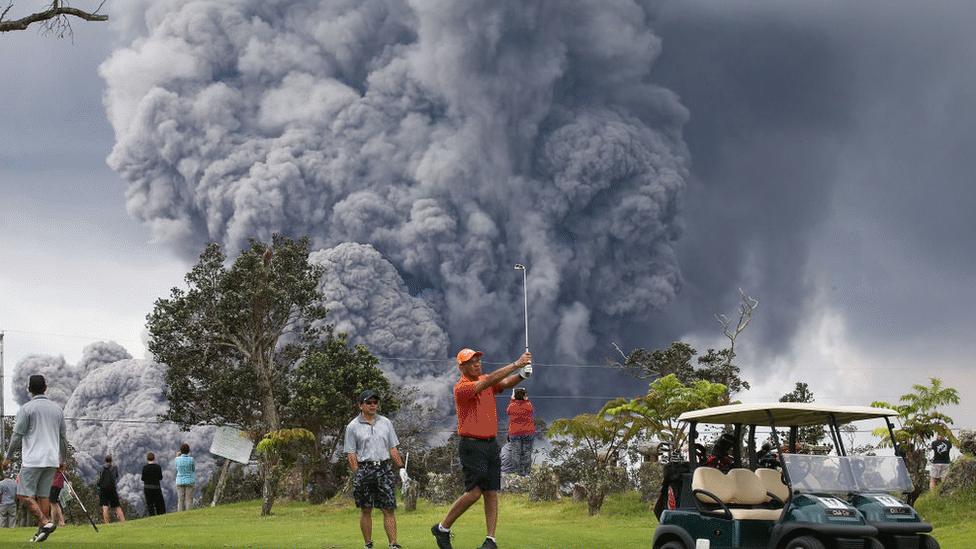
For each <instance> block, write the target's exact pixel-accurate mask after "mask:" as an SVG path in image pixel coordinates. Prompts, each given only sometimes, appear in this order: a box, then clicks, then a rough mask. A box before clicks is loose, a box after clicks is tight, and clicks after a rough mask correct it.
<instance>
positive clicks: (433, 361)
mask: <svg viewBox="0 0 976 549" xmlns="http://www.w3.org/2000/svg"><path fill="white" fill-rule="evenodd" d="M5 331H7V332H10V333H19V334H29V335H46V336H52V337H66V338H74V339H87V340H90V341H116V342H126V343H136V344H138V345H143V344H144V343H143V342H142V341H136V340H134V339H120V338H114V337H98V336H92V335H83V334H60V333H54V332H38V331H34V330H9V329H5ZM374 356H375V357H376V358H378V359H379V360H386V361H390V362H424V363H430V364H442V363H454V362H455V359H454V358H453V357H446V358H424V357H403V356H385V355H374ZM483 363H484V364H487V365H490V366H501V365H506V364H510V362H492V361H483ZM533 364H535V365H536V366H542V367H545V368H580V369H586V368H596V369H605V370H607V371H625V369H624V368H621V367H619V366H613V365H611V364H608V363H602V364H593V363H559V362H534V363H533ZM971 366H972V365H968V364H946V365H942V366H939V367H938V369H946V370H959V369H964V368H970V367H971ZM927 368H929V369H931V368H932V367H931V366H927ZM917 369H918V367H917V366H890V367H889V366H827V367H817V368H806V369H803V370H800V371H799V372H797V373H800V372H822V371H838V370H845V371H902V370H917Z"/></svg>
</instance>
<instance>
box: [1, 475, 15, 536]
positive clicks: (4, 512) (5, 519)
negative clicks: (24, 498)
mask: <svg viewBox="0 0 976 549" xmlns="http://www.w3.org/2000/svg"><path fill="white" fill-rule="evenodd" d="M16 523H17V481H16V480H14V479H13V478H12V477H4V479H3V480H2V481H0V528H13V527H14V526H16V525H17V524H16Z"/></svg>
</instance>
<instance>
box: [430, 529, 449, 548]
mask: <svg viewBox="0 0 976 549" xmlns="http://www.w3.org/2000/svg"><path fill="white" fill-rule="evenodd" d="M430 533H431V534H434V539H435V540H437V549H454V547H452V546H451V532H441V529H440V525H439V524H435V525H433V526H431V527H430Z"/></svg>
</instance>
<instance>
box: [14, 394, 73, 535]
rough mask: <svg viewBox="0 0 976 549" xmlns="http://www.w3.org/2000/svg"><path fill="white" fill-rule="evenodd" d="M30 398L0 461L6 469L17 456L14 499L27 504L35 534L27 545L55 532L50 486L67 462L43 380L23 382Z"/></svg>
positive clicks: (62, 431)
mask: <svg viewBox="0 0 976 549" xmlns="http://www.w3.org/2000/svg"><path fill="white" fill-rule="evenodd" d="M27 390H28V392H30V394H31V400H30V402H27V403H26V404H24V405H23V406H21V407H20V410H18V411H17V418H16V419H15V420H14V430H13V435H12V436H11V437H10V447H9V448H7V454H6V455H5V457H4V459H3V468H4V469H6V468H7V466H8V465H10V460H11V458H12V457H13V454H14V452H16V451H17V450H20V451H21V452H20V453H21V467H20V477H19V479H18V481H17V499H18V500H19V501H21V502H24V503H26V504H27V508H28V509H29V510H30V512H31V514H32V515H34V516H35V517H36V518H37V533H35V534H34V537H33V538H31V541H35V542H38V541H44V540H46V539H47V537H48V536H50V535H51V533H52V532H54V530H55V529H56V528H57V525H56V524H55V523H54V521H52V520H51V501H50V499H49V496H50V494H51V483H52V482H53V481H54V474H55V472H57V470H58V468H59V467H61V466H63V464H64V462H65V461H66V460H67V458H68V440H67V437H66V428H65V424H64V413H63V412H62V411H61V407H60V406H58V405H57V404H55V403H54V402H51V401H50V400H48V398H47V397H46V396H44V393H45V391H47V380H45V379H44V376H42V375H32V376H30V379H29V380H28V382H27Z"/></svg>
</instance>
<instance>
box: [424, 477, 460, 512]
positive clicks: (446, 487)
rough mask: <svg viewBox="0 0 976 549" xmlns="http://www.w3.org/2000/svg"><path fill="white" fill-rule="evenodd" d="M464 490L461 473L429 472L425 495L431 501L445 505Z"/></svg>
mask: <svg viewBox="0 0 976 549" xmlns="http://www.w3.org/2000/svg"><path fill="white" fill-rule="evenodd" d="M462 492H464V482H463V481H462V480H461V475H455V474H452V473H427V490H426V492H425V496H426V497H427V499H429V500H430V502H431V503H435V504H438V505H443V504H445V503H451V502H453V501H454V500H455V499H457V497H458V496H460V495H461V493H462Z"/></svg>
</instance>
